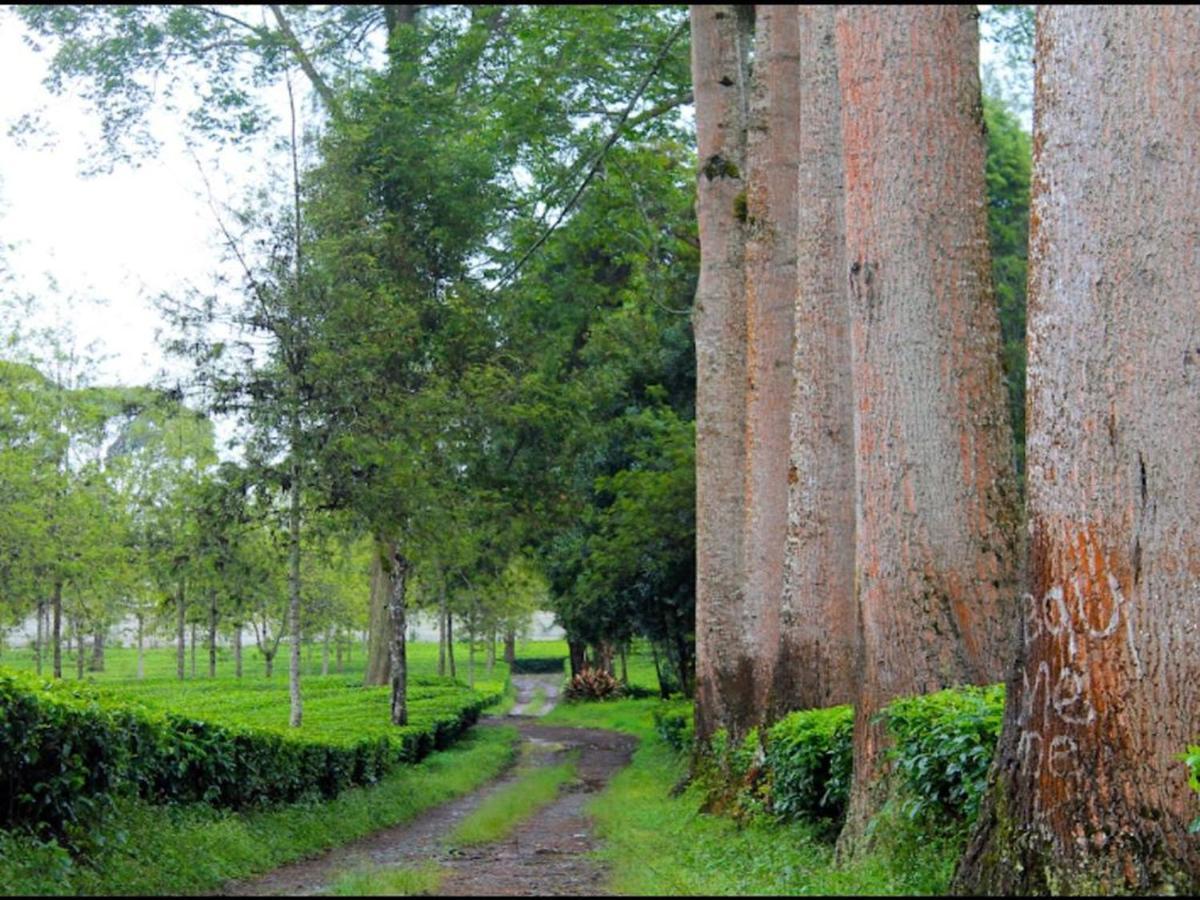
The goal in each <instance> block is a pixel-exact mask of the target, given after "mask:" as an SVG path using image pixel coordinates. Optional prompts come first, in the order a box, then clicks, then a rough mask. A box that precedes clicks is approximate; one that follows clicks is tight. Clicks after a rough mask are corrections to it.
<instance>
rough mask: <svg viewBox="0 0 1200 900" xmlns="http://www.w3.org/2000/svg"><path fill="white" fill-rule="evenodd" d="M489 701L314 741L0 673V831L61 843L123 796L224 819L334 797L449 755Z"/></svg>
mask: <svg viewBox="0 0 1200 900" xmlns="http://www.w3.org/2000/svg"><path fill="white" fill-rule="evenodd" d="M494 699H495V697H492V696H485V695H480V694H475V693H469V694H468V693H467V692H465V691H454V692H452V693H450V695H449V696H446V697H444V698H436V699H435V698H427V699H425V702H424V703H423V706H424V709H423V713H424V715H423V716H422V719H423V720H424V721H423V722H422V724H420V725H410V726H406V727H402V728H394V729H392V730H391V732H390V734H389V735H388V736H386V737H380V736H378V735H372V736H367V737H356V736H353V735H348V736H347V737H346V739H345V740H342V741H336V742H328V741H327V742H317V741H313V740H311V739H307V740H306V739H305V738H304V737H302V736H299V735H290V734H285V733H281V732H274V731H270V730H264V729H251V728H245V727H238V726H235V725H228V724H223V723H221V724H218V723H213V722H206V721H202V720H200V719H195V718H190V717H188V716H182V715H178V714H175V713H163V712H154V711H152V710H149V709H147V708H145V707H143V706H141V705H139V704H135V703H130V702H128V701H122V700H119V699H117V698H114V697H110V696H106V695H105V694H103V693H102V692H100V691H97V690H95V689H92V688H90V687H87V686H83V685H78V684H70V685H68V684H65V683H62V682H60V683H57V684H52V683H49V682H46V681H43V680H41V679H37V678H34V677H30V676H27V675H22V674H16V673H11V672H0V827H4V828H12V827H15V826H23V827H26V828H29V829H31V830H32V831H34V832H35V833H37V834H39V835H41V836H51V837H58V838H65V839H67V840H70V839H71V835H72V833H73V831H74V830H76V826H79V825H81V824H85V823H87V822H88V821H91V819H92V818H93V817H94V816H95V815H97V814H98V813H100V812H102V811H103V810H104V809H106V808H107V807H108V806H109V805H110V804H111V800H112V797H113V796H114V795H115V794H116V793H118V792H121V791H129V792H133V793H136V794H138V795H140V796H141V797H143V798H145V799H148V800H151V801H157V802H163V801H179V802H194V801H202V802H205V803H209V804H212V805H214V806H220V807H228V808H233V809H240V808H244V807H247V806H253V805H261V804H267V803H277V802H294V801H296V800H300V799H302V798H306V797H313V798H316V797H324V798H329V797H333V796H334V795H336V794H337V793H339V792H340V791H342V790H343V789H345V788H347V787H351V786H353V785H361V784H371V783H373V782H375V781H377V780H378V779H379V778H380V777H382V776H383V775H384V774H385V773H387V772H388V771H389V770H391V769H392V768H393V767H394V766H396V765H398V764H401V763H408V762H415V761H417V760H419V759H421V758H422V757H423V756H425V755H426V754H428V753H429V752H430V751H431V750H433V749H435V748H441V747H445V746H447V745H448V744H449V743H450V742H451V741H453V740H454V738H455V737H457V736H458V735H459V734H460V733H461V732H462V731H463V730H464V729H466V728H467V727H469V726H470V725H471V724H473V723H474V722H475V721H476V719H477V718H478V716H479V713H480V711H481V710H482V709H483V708H484V707H485V706H487V705H488V704H489V703H490V702H492V701H493V700H494Z"/></svg>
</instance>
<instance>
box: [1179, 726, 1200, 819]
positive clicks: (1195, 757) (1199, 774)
mask: <svg viewBox="0 0 1200 900" xmlns="http://www.w3.org/2000/svg"><path fill="white" fill-rule="evenodd" d="M1180 759H1182V760H1183V762H1184V763H1185V764H1186V765H1187V767H1188V786H1189V787H1190V788H1191V789H1192V790H1193V791H1195V792H1196V793H1198V794H1200V745H1196V744H1189V745H1188V748H1187V752H1186V753H1184V754H1182V756H1180ZM1188 831H1189V832H1190V833H1191V834H1200V816H1198V817H1197V818H1196V819H1195V820H1194V821H1193V822H1192V824H1191V825H1189V826H1188Z"/></svg>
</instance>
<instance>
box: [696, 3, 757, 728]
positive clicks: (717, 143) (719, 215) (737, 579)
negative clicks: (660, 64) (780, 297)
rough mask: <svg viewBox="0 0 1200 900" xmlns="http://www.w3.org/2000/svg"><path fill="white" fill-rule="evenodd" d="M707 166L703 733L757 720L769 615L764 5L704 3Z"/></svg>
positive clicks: (700, 37) (700, 359)
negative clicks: (752, 190)
mask: <svg viewBox="0 0 1200 900" xmlns="http://www.w3.org/2000/svg"><path fill="white" fill-rule="evenodd" d="M691 21H692V74H693V82H694V85H695V98H696V131H697V137H698V141H699V154H700V173H699V176H698V179H697V190H698V193H697V200H696V214H697V218H698V220H699V228H700V244H701V246H702V247H703V252H702V254H701V257H700V278H699V282H698V284H697V288H696V302H695V318H694V323H693V324H694V330H695V341H696V647H697V660H696V678H697V703H696V707H695V709H696V737H697V739H699V740H701V741H703V740H705V739H707V738H708V737H710V736H711V735H712V734H713V732H715V731H716V730H717V729H718V728H722V727H724V728H727V729H729V731H730V732H731V733H733V734H739V733H741V732H742V731H744V730H746V729H747V728H749V727H750V726H752V725H753V724H755V721H756V720H757V715H756V712H755V686H754V676H755V671H756V663H755V660H756V658H757V657H758V656H759V653H758V651H759V650H760V648H759V646H758V641H757V624H758V623H757V622H755V621H754V620H753V619H752V618H751V617H750V616H749V615H747V609H746V604H745V599H746V597H745V591H746V584H745V579H744V575H745V568H746V560H745V556H744V552H743V546H742V527H743V521H744V520H743V510H744V509H745V496H746V491H745V488H746V484H745V474H746V470H745V457H746V450H745V431H744V425H745V421H746V415H745V413H746V391H745V384H746V374H747V373H746V296H745V277H744V275H745V273H744V262H745V244H746V230H747V228H746V225H747V220H748V214H747V208H748V198H747V194H746V190H747V182H746V178H745V171H746V165H747V159H746V128H747V119H748V115H749V110H748V105H749V95H750V49H751V47H750V45H751V43H752V30H753V8H752V7H745V6H728V5H726V6H693V7H692V10H691Z"/></svg>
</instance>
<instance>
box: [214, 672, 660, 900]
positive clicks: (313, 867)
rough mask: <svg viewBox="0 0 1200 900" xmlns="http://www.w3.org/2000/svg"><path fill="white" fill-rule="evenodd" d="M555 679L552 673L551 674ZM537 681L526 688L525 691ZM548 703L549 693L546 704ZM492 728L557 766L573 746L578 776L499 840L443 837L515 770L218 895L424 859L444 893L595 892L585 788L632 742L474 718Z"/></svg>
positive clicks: (534, 760)
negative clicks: (458, 841)
mask: <svg viewBox="0 0 1200 900" xmlns="http://www.w3.org/2000/svg"><path fill="white" fill-rule="evenodd" d="M522 677H526V676H522ZM528 677H537V676H528ZM561 677H562V676H560V675H558V676H554V678H555V679H556V680H557V679H561ZM515 681H516V679H514V682H515ZM536 686H537V685H533V686H531V687H529V688H528V696H529V697H532V693H533V690H534V689H535V688H536ZM555 686H557V683H556V685H555ZM518 690H520V688H518ZM526 702H528V699H527V700H526ZM553 702H554V701H553V700H551V699H549V695H548V694H547V705H552V704H553ZM547 711H548V710H547ZM495 725H515V726H516V728H517V729H518V731H519V732H520V734H521V738H522V741H523V742H524V743H525V745H526V746H525V747H523V748H522V750H523V751H526V752H523V753H522V757H523V759H524V760H525V762H526V763H527V764H530V765H556V764H558V763H560V762H562V761H563V760H564V759H565V758H566V757H567V756H568V755H570V754H572V753H578V761H577V762H576V773H577V780H576V782H574V783H571V784H568V785H566V786H564V788H563V789H562V790H561V791H560V792H559V795H558V797H557V799H556V800H554V802H552V803H550V804H549V805H548V806H545V807H543V808H542V809H541V810H539V811H538V812H537V813H535V814H534V815H533V816H532V817H531V818H530V819H528V820H527V821H526V822H525V823H524V824H522V825H520V826H519V827H518V828H517V829H516V830H515V832H514V833H513V834H512V835H510V836H509V837H508V838H507V839H505V840H501V841H497V842H495V843H492V844H486V845H483V846H479V847H471V848H466V849H463V850H449V849H448V848H447V847H446V845H445V843H444V840H445V837H446V835H447V834H449V833H450V832H451V831H453V829H454V827H455V825H456V824H457V823H458V822H459V820H461V819H462V818H463V817H464V816H466V815H468V814H469V813H470V812H471V811H473V810H474V809H475V808H476V807H478V806H479V804H480V803H482V802H483V801H484V799H486V798H487V797H488V796H490V795H491V794H493V793H495V792H496V791H497V790H499V789H500V788H501V787H503V786H504V785H507V784H510V783H512V782H513V781H515V780H516V778H517V777H518V776H517V773H516V771H515V770H509V772H508V773H507V774H506V775H504V776H502V777H501V778H499V779H497V780H495V781H493V782H491V783H490V784H487V785H485V786H484V787H482V788H480V789H479V790H477V791H475V792H474V793H471V794H467V795H466V796H464V797H460V798H459V799H457V800H453V801H451V802H450V803H447V804H445V805H443V806H439V807H435V808H434V809H430V810H427V811H426V812H425V813H423V814H422V815H420V816H418V817H417V818H416V819H413V820H411V821H409V822H407V823H405V824H403V825H397V826H395V827H393V828H386V829H384V830H382V831H377V832H375V833H374V834H372V835H369V836H367V837H365V838H362V839H360V840H358V841H354V842H352V843H350V844H346V845H343V846H341V847H335V848H333V849H331V850H329V851H327V852H325V853H324V854H322V855H320V856H317V857H313V858H311V859H307V860H302V861H300V862H296V863H292V864H291V865H287V866H284V867H283V868H280V869H276V870H274V871H272V872H268V873H266V874H264V875H261V876H259V877H258V878H254V879H250V880H246V881H236V882H230V883H229V884H227V885H226V886H225V889H224V891H223V893H224V894H226V895H237V896H246V895H251V896H271V895H291V896H296V895H311V894H318V893H321V892H323V891H325V890H328V888H329V887H330V885H331V884H332V883H333V882H334V881H335V880H336V878H337V876H338V875H339V874H340V873H342V872H344V871H347V870H351V869H355V868H359V867H363V866H397V867H413V866H418V865H420V864H422V863H425V862H429V861H432V862H436V863H437V864H438V865H439V866H441V867H442V868H443V871H444V873H445V877H444V878H443V879H442V882H441V887H440V888H439V890H438V893H439V895H443V896H480V895H494V894H505V895H523V896H555V895H594V894H597V893H602V892H603V889H604V871H603V870H602V869H601V867H600V866H599V865H598V864H597V863H596V862H595V861H593V860H592V859H590V858H589V857H588V854H589V853H590V852H591V851H592V850H594V849H595V848H596V846H597V843H598V842H597V841H596V839H595V838H594V837H593V835H592V823H591V821H590V819H589V818H588V816H587V815H586V814H585V812H584V806H585V805H586V803H587V801H588V800H589V799H590V797H591V795H592V794H593V793H595V792H596V791H599V790H601V789H602V788H603V787H604V785H605V784H607V783H608V781H609V779H610V778H611V777H612V776H613V775H614V774H616V772H618V771H619V770H620V769H622V768H624V767H625V766H626V765H627V764H628V763H629V760H630V757H631V756H632V754H633V748H634V745H635V744H636V741H635V739H634V738H632V737H630V736H629V735H623V734H617V733H616V732H612V731H602V730H597V729H585V728H562V727H556V726H549V725H539V724H537V723H536V721H535V720H534V719H532V718H531V717H528V716H521V715H512V714H510V715H508V716H499V717H488V718H485V719H484V720H483V721H481V723H480V727H489V726H495ZM539 745H540V746H539ZM528 751H533V752H528Z"/></svg>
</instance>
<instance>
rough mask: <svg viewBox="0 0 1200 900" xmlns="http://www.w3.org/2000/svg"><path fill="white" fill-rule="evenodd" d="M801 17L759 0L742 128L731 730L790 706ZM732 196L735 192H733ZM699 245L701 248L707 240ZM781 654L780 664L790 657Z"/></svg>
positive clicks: (736, 212) (792, 10)
mask: <svg viewBox="0 0 1200 900" xmlns="http://www.w3.org/2000/svg"><path fill="white" fill-rule="evenodd" d="M799 24H800V20H799V16H798V14H797V8H796V7H795V6H790V5H788V6H773V5H761V6H758V7H757V15H756V18H755V23H754V25H755V35H754V48H755V50H754V67H753V68H754V77H753V78H752V79H751V89H750V104H749V113H748V122H747V127H748V133H747V137H746V197H745V200H744V201H743V202H742V206H743V207H744V209H743V208H740V207H739V208H738V209H735V210H734V215H735V216H739V217H742V218H744V220H745V221H744V223H743V226H744V233H745V251H744V252H745V266H746V268H745V292H746V299H745V309H746V351H745V353H746V357H745V358H746V382H745V388H744V389H745V391H746V400H745V454H746V459H745V499H744V503H745V505H744V508H743V511H742V512H743V516H744V521H743V537H742V541H743V551H744V554H745V557H744V558H745V563H744V564H745V573H744V579H745V587H744V590H743V594H742V598H741V607H742V608H741V613H740V614H741V616H742V617H743V619H744V620H745V625H744V626H743V627H744V628H746V629H749V631H750V633H748V634H744V635H743V636H741V637H740V638H739V642H740V643H741V644H742V646H743V648H744V649H745V650H748V651H749V653H750V658H751V660H752V661H753V664H754V669H753V681H754V684H753V697H754V700H753V706H752V708H747V709H744V710H739V712H742V713H745V714H746V716H750V717H752V718H753V720H754V721H753V722H749V721H747V719H746V717H745V716H741V717H739V719H738V720H737V722H736V724H737V727H735V728H733V729H732V731H733V732H734V733H737V732H738V731H739V730H740V729H741V728H744V727H745V726H746V725H747V724H755V723H756V722H758V721H762V720H763V719H765V718H766V717H767V715H768V710H769V708H770V707H775V708H777V709H779V710H781V711H787V710H788V709H791V708H793V698H792V697H791V696H789V693H790V691H788V690H787V689H789V688H791V687H792V686H793V684H794V682H793V680H792V679H791V678H790V677H788V675H789V674H790V673H783V672H781V673H780V674H781V676H782V677H780V678H779V679H778V680H777V679H776V677H775V676H776V668H777V664H778V663H779V662H780V660H779V652H780V650H781V648H782V639H783V635H782V633H781V625H782V622H781V618H780V613H781V605H782V599H783V592H784V556H785V553H786V550H787V538H788V490H787V489H786V487H785V485H787V483H788V464H789V455H790V453H789V445H790V431H791V409H790V407H791V396H792V332H793V329H794V324H793V322H794V316H795V306H796V271H797V270H796V249H797V244H796V225H797V211H798V208H799V199H800V198H799V187H798V176H799V171H800V158H799V156H798V153H799V149H800V118H799V115H798V113H799V107H800V95H801V91H800V28H799ZM735 203H736V201H735ZM705 252H707V248H705ZM789 663H790V660H789V661H785V665H787V664H789Z"/></svg>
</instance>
